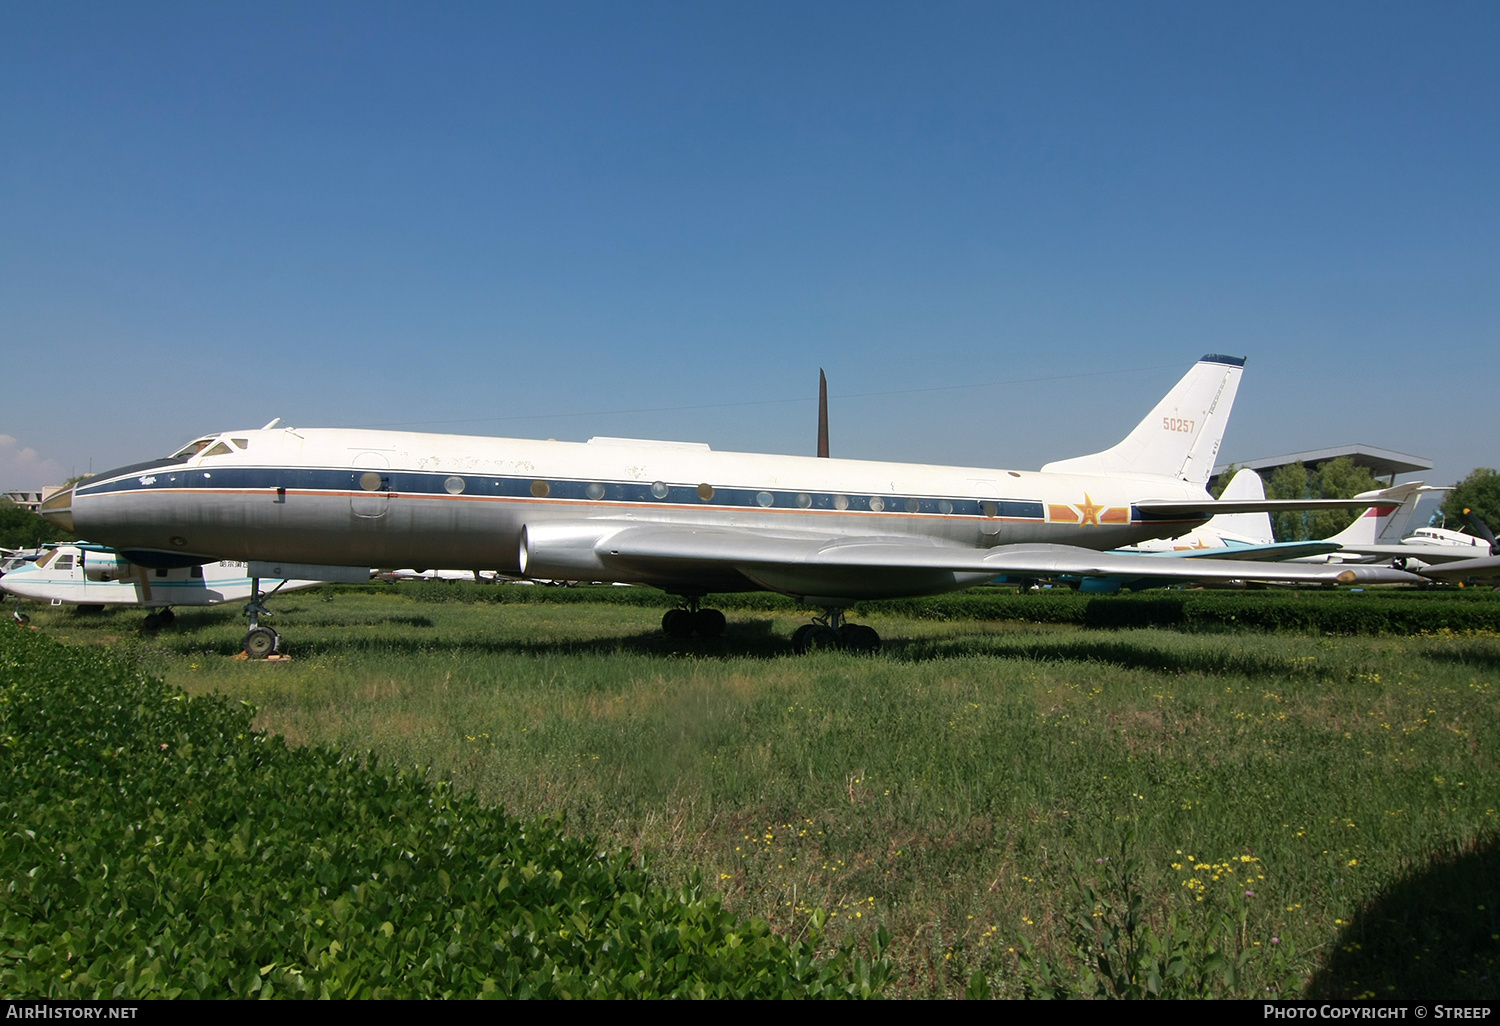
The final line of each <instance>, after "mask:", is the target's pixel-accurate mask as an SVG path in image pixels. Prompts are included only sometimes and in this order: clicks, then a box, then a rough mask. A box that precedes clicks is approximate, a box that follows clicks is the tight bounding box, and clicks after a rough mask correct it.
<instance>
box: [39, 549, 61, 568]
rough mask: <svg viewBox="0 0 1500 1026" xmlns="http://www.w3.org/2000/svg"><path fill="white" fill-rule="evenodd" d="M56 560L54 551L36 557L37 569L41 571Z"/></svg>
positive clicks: (55, 551)
mask: <svg viewBox="0 0 1500 1026" xmlns="http://www.w3.org/2000/svg"><path fill="white" fill-rule="evenodd" d="M56 558H57V550H56V549H53V550H52V551H50V552H44V553H42V554H41V555H40V556H38V557H37V558H36V565H37V568H38V569H41V568H43V567H45V566H46V565H47V564H48V563H50V562H52V561H53V560H54V559H56Z"/></svg>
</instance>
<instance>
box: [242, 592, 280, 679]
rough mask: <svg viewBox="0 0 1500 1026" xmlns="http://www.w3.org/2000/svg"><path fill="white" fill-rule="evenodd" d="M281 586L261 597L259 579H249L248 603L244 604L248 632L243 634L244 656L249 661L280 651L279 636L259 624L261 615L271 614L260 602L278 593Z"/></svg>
mask: <svg viewBox="0 0 1500 1026" xmlns="http://www.w3.org/2000/svg"><path fill="white" fill-rule="evenodd" d="M285 583H286V582H285V581H282V582H281V584H285ZM281 584H278V585H276V587H274V588H272V589H271V592H270V594H269V595H262V594H261V593H260V578H259V577H252V578H250V601H249V602H248V603H246V604H245V615H246V616H248V617H249V618H250V630H249V631H248V632H247V633H246V634H245V655H247V656H249V657H250V658H251V659H265V658H267V657H269V656H271V655H273V654H275V653H277V652H279V651H281V635H280V634H277V633H276V632H275V631H273V630H272V629H271V628H269V627H262V626H261V623H260V617H261V614H262V613H264V614H266V615H268V616H269V615H270V613H271V611H270V610H269V609H267V608H266V607H265V604H264V603H263V601H262V600H263V599H268V598H270V597H271V595H274V594H276V593H277V592H278V591H280V590H281Z"/></svg>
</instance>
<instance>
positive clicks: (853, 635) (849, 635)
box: [839, 623, 880, 652]
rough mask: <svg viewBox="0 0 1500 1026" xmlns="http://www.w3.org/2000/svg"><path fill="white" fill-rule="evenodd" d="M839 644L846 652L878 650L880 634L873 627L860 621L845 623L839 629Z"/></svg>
mask: <svg viewBox="0 0 1500 1026" xmlns="http://www.w3.org/2000/svg"><path fill="white" fill-rule="evenodd" d="M839 644H840V645H842V646H843V648H844V650H845V651H848V652H879V651H880V635H879V634H877V633H876V631H875V628H874V627H866V626H865V625H864V624H862V623H846V624H844V626H843V628H842V629H841V630H840V631H839Z"/></svg>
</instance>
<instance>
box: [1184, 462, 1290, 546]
mask: <svg viewBox="0 0 1500 1026" xmlns="http://www.w3.org/2000/svg"><path fill="white" fill-rule="evenodd" d="M1265 497H1266V486H1265V484H1264V482H1262V481H1261V479H1260V475H1259V474H1257V473H1256V472H1255V471H1253V470H1251V469H1250V468H1249V467H1245V468H1244V469H1243V470H1241V471H1239V473H1237V474H1235V475H1234V478H1233V479H1232V480H1230V482H1229V486H1228V487H1227V488H1225V489H1224V494H1223V495H1221V496H1219V498H1220V499H1222V500H1224V501H1225V502H1228V501H1229V500H1231V499H1238V500H1241V501H1244V500H1249V499H1264V498H1265ZM1198 530H1199V531H1201V532H1203V533H1204V534H1209V533H1213V534H1217V535H1218V536H1219V537H1220V538H1224V539H1229V540H1233V541H1236V542H1244V543H1245V544H1247V545H1270V544H1272V543H1273V542H1275V541H1276V536H1275V535H1274V534H1273V533H1272V532H1271V514H1269V513H1220V514H1218V515H1217V516H1215V517H1214V518H1213V519H1212V520H1210V521H1209V522H1208V523H1206V524H1204V525H1203V526H1202V527H1200V528H1198Z"/></svg>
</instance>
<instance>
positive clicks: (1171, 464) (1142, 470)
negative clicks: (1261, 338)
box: [1042, 355, 1245, 487]
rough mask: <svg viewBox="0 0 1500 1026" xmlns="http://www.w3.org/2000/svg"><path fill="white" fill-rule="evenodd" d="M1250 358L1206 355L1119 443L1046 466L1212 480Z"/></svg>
mask: <svg viewBox="0 0 1500 1026" xmlns="http://www.w3.org/2000/svg"><path fill="white" fill-rule="evenodd" d="M1244 369H1245V360H1244V357H1240V356H1213V355H1210V356H1205V357H1203V359H1201V360H1199V361H1198V362H1197V363H1195V364H1194V365H1193V369H1192V370H1190V371H1188V372H1187V374H1186V375H1184V376H1183V378H1182V380H1181V381H1179V382H1177V384H1176V385H1175V386H1174V387H1173V389H1172V391H1170V392H1168V393H1167V395H1166V398H1164V399H1162V401H1161V402H1159V403H1157V404H1156V408H1155V409H1154V410H1152V411H1151V413H1150V414H1149V415H1147V417H1146V419H1145V420H1143V421H1141V422H1140V423H1139V424H1137V425H1136V426H1135V430H1134V431H1132V432H1130V434H1128V435H1126V436H1125V440H1124V441H1123V442H1121V443H1120V444H1119V445H1116V446H1114V447H1113V448H1110V449H1105V450H1104V451H1103V452H1096V453H1093V454H1091V455H1088V456H1075V457H1074V458H1073V459H1068V460H1058V461H1057V462H1056V463H1049V464H1047V465H1046V466H1045V467H1043V468H1042V470H1043V471H1046V472H1051V473H1063V474H1101V475H1111V474H1147V475H1151V476H1154V477H1170V478H1176V479H1178V480H1180V481H1186V482H1188V483H1189V484H1195V485H1198V486H1200V487H1201V486H1203V485H1206V484H1208V476H1209V474H1210V472H1211V471H1212V470H1213V466H1214V459H1215V457H1216V456H1218V453H1219V443H1220V442H1221V441H1223V439H1224V427H1225V425H1226V424H1227V423H1228V422H1229V410H1230V408H1231V407H1232V406H1233V405H1234V393H1235V392H1236V391H1237V390H1238V389H1239V387H1240V375H1241V374H1242V373H1244Z"/></svg>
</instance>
